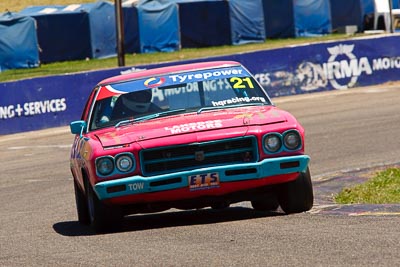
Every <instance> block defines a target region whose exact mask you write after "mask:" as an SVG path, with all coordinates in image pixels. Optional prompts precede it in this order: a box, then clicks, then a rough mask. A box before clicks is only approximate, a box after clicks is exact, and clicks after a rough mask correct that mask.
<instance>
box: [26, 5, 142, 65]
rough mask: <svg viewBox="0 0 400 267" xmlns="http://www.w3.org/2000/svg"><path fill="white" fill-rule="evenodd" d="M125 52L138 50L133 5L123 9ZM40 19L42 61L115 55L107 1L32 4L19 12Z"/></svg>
mask: <svg viewBox="0 0 400 267" xmlns="http://www.w3.org/2000/svg"><path fill="white" fill-rule="evenodd" d="M123 12H124V13H123V14H124V19H125V22H126V23H129V24H127V25H125V27H124V29H125V40H126V41H125V48H126V49H125V51H126V52H137V51H138V50H139V48H138V46H139V44H138V38H139V34H138V26H137V12H136V10H135V9H134V8H124V9H123ZM20 14H21V15H24V16H30V17H33V18H34V19H35V20H36V22H37V36H38V41H39V46H40V60H41V61H42V62H43V63H50V62H56V61H66V60H80V59H85V58H106V57H111V56H115V55H116V53H117V48H116V47H117V44H116V24H115V23H116V22H115V9H114V5H113V4H111V3H109V2H106V1H98V2H95V3H89V4H74V5H68V6H62V5H52V6H31V7H28V8H26V9H24V10H22V11H21V12H20Z"/></svg>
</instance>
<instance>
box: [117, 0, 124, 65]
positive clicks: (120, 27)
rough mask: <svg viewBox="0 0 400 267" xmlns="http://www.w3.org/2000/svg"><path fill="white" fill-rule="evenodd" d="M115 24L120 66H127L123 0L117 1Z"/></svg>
mask: <svg viewBox="0 0 400 267" xmlns="http://www.w3.org/2000/svg"><path fill="white" fill-rule="evenodd" d="M115 20H116V21H115V24H116V30H117V49H118V66H119V67H122V66H125V57H124V56H125V51H124V23H123V22H124V18H123V16H122V3H121V0H115Z"/></svg>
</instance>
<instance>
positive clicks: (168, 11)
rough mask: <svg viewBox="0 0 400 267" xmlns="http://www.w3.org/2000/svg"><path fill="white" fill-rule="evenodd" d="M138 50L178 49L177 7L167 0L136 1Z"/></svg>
mask: <svg viewBox="0 0 400 267" xmlns="http://www.w3.org/2000/svg"><path fill="white" fill-rule="evenodd" d="M136 7H137V12H138V21H139V22H138V24H139V34H140V37H139V39H140V52H142V53H150V52H171V51H176V50H179V49H180V38H179V19H178V7H177V5H176V4H174V3H172V2H170V1H168V0H158V1H152V0H142V1H140V2H139V3H138V5H137V6H136Z"/></svg>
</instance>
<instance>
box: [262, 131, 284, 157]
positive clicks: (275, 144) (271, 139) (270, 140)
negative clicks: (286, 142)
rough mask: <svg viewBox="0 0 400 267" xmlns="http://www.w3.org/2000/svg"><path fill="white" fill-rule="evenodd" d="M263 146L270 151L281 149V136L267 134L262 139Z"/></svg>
mask: <svg viewBox="0 0 400 267" xmlns="http://www.w3.org/2000/svg"><path fill="white" fill-rule="evenodd" d="M264 146H265V149H267V150H268V151H269V152H271V153H275V152H277V151H278V150H279V149H281V146H282V141H281V138H280V137H279V136H278V135H276V134H269V135H267V136H266V137H265V139H264Z"/></svg>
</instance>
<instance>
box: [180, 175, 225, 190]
mask: <svg viewBox="0 0 400 267" xmlns="http://www.w3.org/2000/svg"><path fill="white" fill-rule="evenodd" d="M188 183H189V190H190V191H197V190H207V189H212V188H218V187H219V186H220V176H219V173H218V172H210V173H203V174H196V175H189V176H188Z"/></svg>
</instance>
